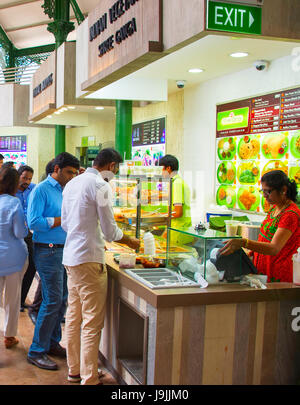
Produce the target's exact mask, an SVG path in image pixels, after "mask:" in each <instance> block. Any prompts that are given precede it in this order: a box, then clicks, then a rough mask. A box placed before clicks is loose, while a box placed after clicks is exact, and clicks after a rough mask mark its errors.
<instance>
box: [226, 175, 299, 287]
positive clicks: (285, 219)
mask: <svg viewBox="0 0 300 405" xmlns="http://www.w3.org/2000/svg"><path fill="white" fill-rule="evenodd" d="M261 186H262V189H261V192H262V193H263V195H264V197H265V199H266V200H267V202H268V203H269V204H270V205H271V206H272V208H271V209H270V211H269V212H268V214H267V216H266V218H265V220H264V221H263V223H262V225H261V228H260V234H259V237H258V240H257V241H253V240H248V239H231V240H230V241H229V242H227V243H226V245H225V246H224V247H223V248H222V249H221V254H223V255H229V254H231V253H233V252H234V251H236V250H238V249H240V248H241V247H244V248H247V249H249V250H251V251H252V252H253V263H254V265H255V267H256V268H257V270H258V273H259V274H265V275H267V276H268V282H271V281H281V282H292V281H293V262H292V256H293V254H294V253H296V252H297V249H298V247H299V246H300V210H299V208H298V207H297V205H296V204H295V201H296V199H297V186H296V183H295V181H294V180H292V181H291V180H290V179H289V178H288V177H287V175H286V174H285V173H284V172H282V171H281V170H273V171H271V172H268V173H266V174H264V175H263V176H262V178H261Z"/></svg>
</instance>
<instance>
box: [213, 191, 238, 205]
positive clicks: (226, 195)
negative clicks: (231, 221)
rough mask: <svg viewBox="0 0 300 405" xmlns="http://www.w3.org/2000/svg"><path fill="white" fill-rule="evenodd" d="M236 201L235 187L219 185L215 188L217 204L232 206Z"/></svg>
mask: <svg viewBox="0 0 300 405" xmlns="http://www.w3.org/2000/svg"><path fill="white" fill-rule="evenodd" d="M235 203H236V187H235V186H229V185H228V186H227V185H221V186H220V187H219V188H218V190H217V204H218V205H225V206H226V207H227V208H234V207H235Z"/></svg>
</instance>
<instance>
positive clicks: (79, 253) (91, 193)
mask: <svg viewBox="0 0 300 405" xmlns="http://www.w3.org/2000/svg"><path fill="white" fill-rule="evenodd" d="M121 162H122V157H121V155H120V154H119V153H118V152H117V151H116V150H114V149H111V148H107V149H102V150H101V151H100V152H99V153H98V155H97V157H96V159H95V161H94V164H93V167H92V168H88V169H87V170H86V171H85V173H83V174H81V175H80V176H77V177H76V178H74V179H73V180H71V181H70V182H69V183H68V184H67V185H66V187H65V189H64V191H63V203H62V213H61V225H62V228H63V229H64V230H65V231H66V232H67V239H66V242H65V247H64V253H63V264H64V266H65V268H66V270H67V274H68V291H69V295H68V308H67V316H66V343H67V345H66V348H67V362H68V368H69V376H68V380H69V381H73V382H80V381H81V384H89V385H94V384H99V383H100V382H99V376H98V350H99V343H100V336H101V329H102V328H103V325H104V316H105V303H106V294H107V273H106V268H105V252H104V245H105V243H104V239H105V240H106V241H108V242H112V241H118V242H120V243H124V244H127V245H128V246H129V247H131V248H132V249H137V248H138V247H139V244H140V242H139V240H138V239H136V238H130V237H128V236H126V235H124V234H123V232H122V231H121V229H120V228H118V226H117V224H116V222H115V220H114V214H113V209H112V190H111V187H110V185H109V183H108V181H109V180H111V179H112V178H113V176H114V175H115V174H117V172H118V169H119V163H121ZM101 231H102V232H101ZM102 233H103V235H102ZM80 352H81V353H80Z"/></svg>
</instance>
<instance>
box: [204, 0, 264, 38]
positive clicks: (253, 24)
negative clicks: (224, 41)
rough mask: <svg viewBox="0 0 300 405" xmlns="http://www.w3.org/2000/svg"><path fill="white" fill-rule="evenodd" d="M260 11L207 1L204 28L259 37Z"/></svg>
mask: <svg viewBox="0 0 300 405" xmlns="http://www.w3.org/2000/svg"><path fill="white" fill-rule="evenodd" d="M261 21H262V9H261V8H260V7H253V6H245V5H240V4H230V3H221V2H220V1H214V0H207V18H206V28H207V29H209V30H217V31H226V32H238V33H241V34H256V35H261Z"/></svg>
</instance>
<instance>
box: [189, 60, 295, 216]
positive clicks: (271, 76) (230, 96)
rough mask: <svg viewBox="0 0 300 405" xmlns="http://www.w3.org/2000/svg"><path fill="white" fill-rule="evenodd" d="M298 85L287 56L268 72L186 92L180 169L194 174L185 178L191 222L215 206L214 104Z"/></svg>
mask: <svg viewBox="0 0 300 405" xmlns="http://www.w3.org/2000/svg"><path fill="white" fill-rule="evenodd" d="M297 70H298V71H297ZM297 86H298V87H299V86H300V66H299V67H298V68H297V66H295V57H292V56H288V57H284V58H281V59H277V60H276V61H274V62H272V64H271V66H270V67H269V69H268V70H267V71H263V72H258V71H256V70H255V68H250V69H247V70H243V71H241V72H238V73H234V74H231V75H227V76H223V77H220V78H218V79H215V80H210V81H207V82H205V83H203V84H201V85H199V86H196V87H194V88H190V89H186V90H185V92H184V141H183V143H184V159H183V168H182V169H183V171H184V172H185V173H188V172H191V171H192V172H193V176H192V180H189V178H188V177H187V178H186V181H187V182H188V183H189V184H190V186H191V188H192V189H193V197H194V204H193V208H192V215H193V219H194V222H196V221H199V220H203V219H204V215H205V212H206V211H209V206H210V204H212V203H213V204H214V203H215V200H214V191H215V153H216V150H215V139H216V135H215V134H216V104H220V103H226V102H229V101H235V100H239V99H244V98H249V97H252V96H256V95H260V94H265V93H271V92H274V91H277V90H280V89H285V88H289V87H297ZM253 219H255V218H253Z"/></svg>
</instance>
